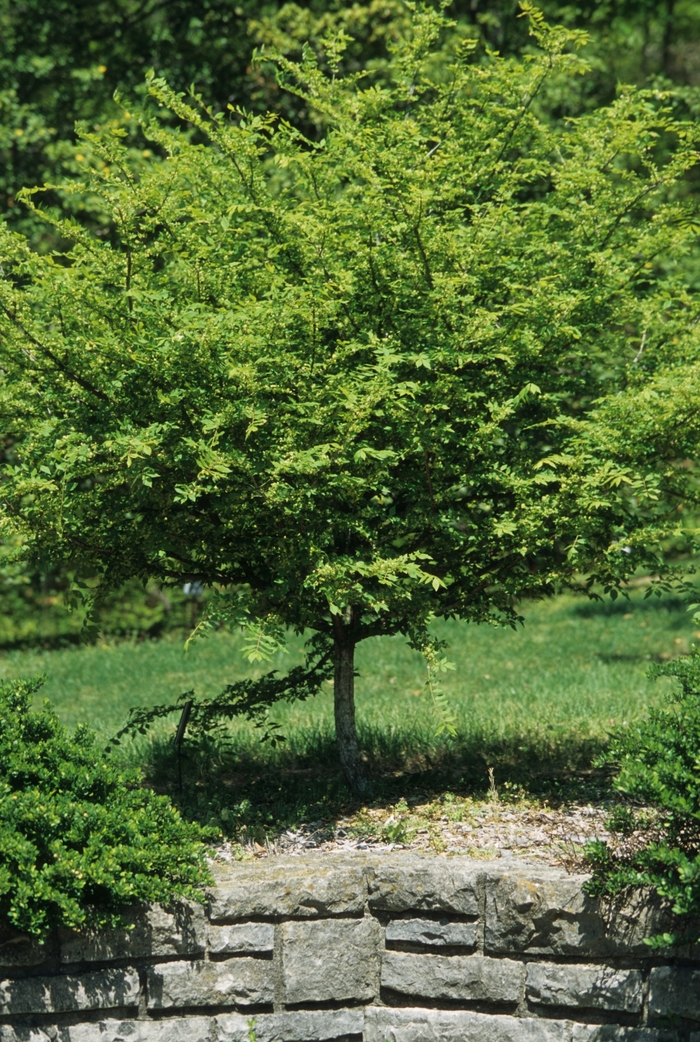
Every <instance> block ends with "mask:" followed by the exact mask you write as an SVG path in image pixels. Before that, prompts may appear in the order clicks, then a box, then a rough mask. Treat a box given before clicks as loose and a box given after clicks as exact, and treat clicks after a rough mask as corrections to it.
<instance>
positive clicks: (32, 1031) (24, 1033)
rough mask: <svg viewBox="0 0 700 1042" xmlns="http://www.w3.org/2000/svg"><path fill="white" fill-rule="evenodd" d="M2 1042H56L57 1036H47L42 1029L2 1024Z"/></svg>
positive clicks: (0, 1033)
mask: <svg viewBox="0 0 700 1042" xmlns="http://www.w3.org/2000/svg"><path fill="white" fill-rule="evenodd" d="M0 1042H56V1036H55V1035H54V1036H53V1037H51V1036H50V1035H47V1034H46V1032H45V1031H44V1030H43V1029H42V1028H36V1027H35V1028H29V1027H20V1026H19V1025H16V1026H15V1027H13V1026H12V1024H0Z"/></svg>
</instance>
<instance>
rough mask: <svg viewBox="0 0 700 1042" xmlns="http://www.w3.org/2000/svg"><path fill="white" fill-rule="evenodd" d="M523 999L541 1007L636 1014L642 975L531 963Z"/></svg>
mask: <svg viewBox="0 0 700 1042" xmlns="http://www.w3.org/2000/svg"><path fill="white" fill-rule="evenodd" d="M526 997H527V998H528V1000H529V1001H530V1002H532V1003H534V1004H536V1005H541V1006H572V1007H575V1008H577V1009H610V1010H621V1011H622V1012H624V1013H639V1012H640V1011H641V1009H642V1000H643V995H642V975H641V973H640V972H639V970H615V969H611V968H610V967H609V966H557V965H553V964H552V963H544V962H531V963H529V965H528V967H527V986H526Z"/></svg>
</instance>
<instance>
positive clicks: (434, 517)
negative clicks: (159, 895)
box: [0, 11, 698, 789]
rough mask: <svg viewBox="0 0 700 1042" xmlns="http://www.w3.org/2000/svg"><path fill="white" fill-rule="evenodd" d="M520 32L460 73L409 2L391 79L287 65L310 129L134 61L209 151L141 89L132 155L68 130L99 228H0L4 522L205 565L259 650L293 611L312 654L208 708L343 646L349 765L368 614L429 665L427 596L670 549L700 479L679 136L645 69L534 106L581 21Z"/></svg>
mask: <svg viewBox="0 0 700 1042" xmlns="http://www.w3.org/2000/svg"><path fill="white" fill-rule="evenodd" d="M531 26H532V30H533V34H534V43H535V44H536V45H537V47H538V50H537V52H536V53H533V54H532V55H531V56H530V57H529V58H528V59H527V61H526V62H524V63H523V64H518V63H513V62H509V61H505V60H503V59H500V58H498V57H497V56H495V55H492V56H491V57H490V58H489V60H488V61H482V60H481V59H479V60H478V61H477V60H474V48H473V45H472V44H471V43H470V42H469V41H466V42H465V43H464V44H463V45H462V46H461V47H460V48H458V49H457V50H456V51H455V54H454V57H453V59H452V61H451V64H450V65H449V67H446V66H445V65H444V63H442V62H436V61H434V60H433V59H434V55H435V53H436V48H438V47H439V45H440V44H439V41H440V38H441V35H442V34H443V33H444V31H445V30H446V28H448V27H449V26H448V23H446V22H445V20H444V19H443V18H442V17H441V16H439V15H437V14H435V13H433V12H428V11H423V12H419V13H417V14H416V16H415V18H414V20H413V23H412V28H411V31H410V33H409V34H408V35H407V38H406V39H405V40H404V41H403V42H402V43H401V44H400V45H397V48H396V53H395V56H394V59H393V62H392V66H391V69H390V70H389V72H388V73H387V76H386V83H385V85H384V86H377V85H373V84H372V83H369V84H367V85H366V84H365V83H364V80H363V76H362V74H357V75H351V76H347V77H342V76H340V75H339V74H338V75H336V74H335V73H334V72H333V70H331V72H330V73H329V74H326V73H325V72H324V71H323V70H321V69H319V68H318V65H317V63H316V61H315V59H314V57H313V54H312V53H311V52H308V53H307V56H306V59H305V60H304V62H303V63H302V64H301V65H298V64H294V63H291V62H289V61H288V60H285V59H284V58H283V57H281V56H280V57H278V59H277V65H278V69H279V75H280V80H281V82H282V83H284V84H285V85H286V86H287V88H288V89H289V90H290V92H292V93H294V94H296V95H298V96H300V97H301V98H302V99H303V101H304V103H305V104H306V105H307V106H309V107H313V108H314V109H315V110H316V111H318V112H319V113H321V114H322V115H323V121H324V123H325V125H326V128H327V129H326V132H325V136H324V137H323V138H322V140H320V141H318V142H312V141H310V140H308V139H307V138H305V137H304V136H303V135H302V134H301V133H300V132H299V131H298V130H297V129H296V128H295V127H294V126H292V125H291V124H289V123H286V122H284V121H280V120H279V119H276V118H275V117H274V116H271V115H270V116H264V117H262V116H261V117H254V116H250V115H249V114H246V113H244V112H242V111H238V110H233V111H232V112H231V113H230V114H225V113H222V112H218V113H217V112H213V111H211V110H208V109H206V108H205V107H203V106H200V107H199V108H196V107H190V106H188V105H186V104H185V103H184V102H183V100H182V98H181V97H178V96H177V95H175V94H174V93H172V92H171V91H170V90H169V89H168V87H167V86H166V85H165V84H164V83H163V82H162V81H158V80H154V81H152V82H151V86H150V93H151V97H152V99H154V101H155V102H156V103H157V104H158V105H161V106H163V107H167V108H168V110H169V112H170V113H171V116H172V117H178V118H179V119H180V120H182V121H183V122H184V123H185V124H186V126H187V127H188V128H195V130H196V132H197V134H198V135H199V136H200V137H201V143H197V142H195V141H193V140H192V138H191V133H190V130H189V129H188V131H187V133H182V132H179V131H178V130H171V129H167V128H166V127H164V126H163V123H162V122H161V121H160V120H157V119H155V118H151V117H150V116H149V112H148V110H146V111H145V112H144V113H143V114H142V116H141V117H140V119H141V124H140V125H141V131H142V133H143V135H144V137H146V138H150V139H152V141H153V143H154V145H155V146H157V148H158V149H160V150H161V152H162V153H163V154H164V155H166V156H167V159H165V160H164V161H163V162H161V163H158V164H154V165H152V166H148V167H146V168H143V167H141V166H138V167H137V168H134V166H133V165H132V163H131V159H130V152H129V150H128V148H127V147H126V146H125V145H124V144H123V142H122V139H121V138H120V136H119V134H118V133H116V134H112V133H110V132H104V133H101V134H86V137H85V140H86V149H87V147H88V146H89V149H90V154H91V155H93V156H94V157H95V162H94V165H93V167H92V168H91V169H89V170H88V171H87V172H86V173H87V174H88V179H87V181H86V183H85V184H84V185H83V186H79V187H78V188H77V189H76V191H77V192H78V193H79V194H80V195H81V196H83V197H89V198H91V199H96V198H97V199H99V201H100V206H101V207H102V208H103V210H104V211H105V212H106V213H108V214H109V218H110V223H111V226H112V227H113V228H114V234H113V235H111V236H107V237H106V239H105V238H104V237H103V238H102V239H100V237H97V236H92V235H90V234H89V233H88V232H86V231H85V230H83V229H81V227H80V226H79V225H78V224H77V223H75V222H71V221H68V220H65V219H63V218H62V217H61V216H60V215H57V216H56V217H55V218H51V216H50V215H49V216H48V217H47V220H49V221H53V227H55V229H56V230H57V233H58V234H59V235H60V237H62V238H63V239H64V240H65V241H71V242H72V245H71V246H70V248H68V249H67V250H66V251H65V252H64V253H62V254H56V255H55V256H37V255H36V254H35V253H34V252H32V250H31V249H30V248H29V246H28V245H27V243H26V242H25V241H23V240H22V239H21V238H20V237H18V236H13V235H11V234H9V233H8V232H5V233H3V236H2V241H1V249H2V255H3V258H4V269H3V279H2V282H1V283H0V337H1V345H0V355H1V363H2V369H3V374H4V375H3V383H2V387H1V389H0V408H1V409H2V415H3V417H4V424H5V430H6V432H7V434H6V437H7V445H8V451H7V463H6V465H5V466H4V468H3V469H2V499H3V503H4V518H5V525H6V528H7V529H10V530H11V531H12V532H13V533H14V535H15V537H16V538H19V539H21V540H25V541H26V545H27V546H28V547H29V548H30V550H31V551H32V552H33V553H34V555H35V556H36V557H37V559H41V560H45V561H50V562H57V563H58V562H70V563H71V565H74V566H75V567H76V568H77V569H79V570H80V572H81V573H83V574H89V575H92V576H94V577H95V580H96V581H99V584H100V585H99V590H100V591H105V590H109V589H111V588H115V587H117V586H119V585H120V584H121V583H123V582H124V581H126V580H129V579H132V578H139V579H141V580H143V581H145V580H147V579H148V578H155V579H158V580H160V581H162V582H166V583H167V582H169V583H172V584H177V585H182V584H183V583H185V582H201V583H204V584H206V585H210V586H216V587H217V589H218V590H219V596H218V598H214V599H213V601H212V616H211V617H212V618H219V619H225V620H228V621H234V622H240V623H243V624H244V625H247V626H249V627H250V629H251V633H252V655H253V656H255V655H256V654H262V653H263V652H264V650H265V649H266V648H267V649H269V648H270V647H274V646H275V643H276V641H277V640H279V639H281V638H282V634H283V631H284V628H285V627H292V628H293V629H295V630H297V631H298V632H302V631H307V630H310V631H312V633H313V634H314V635H315V636H313V639H312V641H311V645H310V650H309V662H308V669H307V670H306V671H304V670H303V669H300V670H296V671H294V672H293V673H292V674H291V675H290V677H289V678H287V680H285V679H284V678H275V677H273V678H267V679H265V680H264V681H262V682H260V683H259V684H258V685H257V686H256V685H252V686H251V685H250V684H246V685H242V686H234V688H232V689H230V690H228V691H227V692H225V693H224V695H223V696H222V698H221V699H220V700H219V701H218V703H217V706H216V711H217V712H222V713H224V714H226V713H232V712H240V711H241V710H244V711H246V712H248V713H249V714H251V715H253V716H255V715H256V714H258V715H259V714H260V713H264V711H265V709H266V708H267V706H269V705H270V704H272V703H273V702H274V701H275V700H277V699H279V698H282V697H298V696H299V695H303V696H306V695H309V694H312V693H313V692H314V691H315V690H317V689H318V686H319V685H320V683H321V682H322V681H323V679H324V678H326V677H327V676H328V675H329V672H333V671H334V679H335V700H336V726H337V730H338V734H339V740H340V748H341V757H342V759H343V763H344V767H345V770H346V775H347V777H348V779H349V780H350V781H351V783H352V784H353V785H354V786H355V787H356V788H360V789H361V788H362V787H363V786H364V780H363V768H362V764H361V760H360V756H359V750H358V748H357V739H356V734H355V724H354V708H353V687H352V685H353V654H354V647H355V645H356V644H357V642H358V641H360V640H363V639H365V638H366V637H369V636H373V635H384V634H392V633H397V632H398V633H402V634H404V635H405V636H406V637H407V638H408V639H409V641H410V642H411V643H412V644H413V646H415V647H418V648H421V649H423V650H424V651H425V652H426V655H427V659H428V664H429V667H430V668H431V669H435V668H439V665H440V659H439V657H438V656H437V649H436V647H435V645H434V644H432V643H431V641H430V637H429V625H430V622H431V620H432V619H433V618H434V617H435V616H447V617H450V616H454V617H461V618H466V619H469V620H472V621H494V622H501V623H502V622H506V623H508V622H510V623H513V622H515V621H516V620H517V618H518V610H517V601H518V599H519V598H521V597H524V596H537V595H543V594H546V593H549V592H551V591H553V590H554V589H556V588H559V587H561V586H562V585H565V584H567V583H573V584H575V585H578V586H580V584H581V582H582V576H584V577H586V581H587V582H588V583H589V584H592V583H594V582H599V583H602V584H603V585H604V586H605V587H606V588H608V589H614V588H616V587H617V586H618V585H619V584H620V583H621V582H622V581H624V580H625V578H627V577H628V576H629V575H630V574H632V573H633V571H634V570H635V569H636V568H637V567H640V566H645V567H649V568H653V569H654V570H658V569H660V568H662V563H661V561H660V557H659V554H658V546H657V542H658V540H659V539H660V538H662V537H663V536H665V535H667V534H668V533H669V532H673V533H675V532H676V531H677V530H678V527H679V515H678V514H677V513H676V504H677V503H678V502H679V499H680V498H681V497H683V498H684V501H685V502H686V503H687V502H689V501H691V502H692V500H693V497H694V496H695V490H694V485H693V483H692V473H693V472H692V468H689V467H687V466H679V465H677V463H678V461H679V460H680V461H682V460H684V459H685V458H687V457H688V456H689V455H692V452H693V451H694V450H695V448H696V445H697V434H698V430H697V414H698V412H697V408H696V392H695V388H696V386H697V381H696V380H695V379H694V376H693V374H694V372H695V370H694V368H693V365H694V364H695V362H694V360H695V359H696V358H697V348H698V344H697V333H696V323H697V317H698V304H697V302H696V300H695V297H694V296H693V295H692V294H691V293H690V292H689V291H688V288H687V286H686V284H685V281H684V277H683V269H682V266H680V264H681V261H682V259H683V257H684V255H685V254H686V253H687V252H688V251H689V250H690V249H691V248H692V247H693V246H694V243H695V235H696V232H695V224H694V222H695V220H696V218H695V203H694V202H693V200H692V198H690V199H688V198H686V193H685V190H684V186H685V178H686V175H687V174H688V172H689V171H690V170H692V169H693V168H694V166H695V165H696V163H697V152H696V139H697V136H698V130H697V128H696V127H695V126H694V125H692V124H686V123H684V122H682V121H680V120H678V119H677V118H675V116H674V108H673V105H674V99H673V97H672V96H670V95H667V94H663V93H658V92H636V91H634V90H629V91H626V92H624V93H623V94H622V95H621V96H620V98H619V99H618V100H617V101H616V102H615V103H614V104H613V105H611V106H610V107H608V108H604V109H599V110H597V111H595V112H593V113H591V114H590V115H587V116H585V117H582V118H581V119H579V120H577V121H572V122H570V123H567V124H566V125H554V124H552V123H551V122H550V121H548V120H544V119H542V118H540V117H539V116H538V115H537V113H536V111H535V107H534V105H533V101H534V100H535V99H536V98H537V96H538V94H539V93H540V92H541V91H542V90H543V89H544V88H545V85H546V84H547V83H548V82H549V81H550V80H551V79H552V78H558V79H559V80H562V79H567V78H568V79H572V78H576V77H577V76H579V75H580V73H581V72H582V71H583V67H582V66H581V64H580V62H579V60H578V59H577V58H576V56H575V54H573V53H572V49H573V48H575V46H576V45H577V44H578V43H581V42H583V41H582V39H581V37H580V36H578V35H576V34H571V33H569V32H566V31H564V30H553V29H550V28H549V27H548V26H547V25H546V24H545V23H544V22H543V20H542V19H541V17H540V16H539V15H538V14H537V13H536V12H531ZM343 46H344V41H343V40H342V39H337V40H336V42H335V43H333V44H331V43H330V42H329V43H328V44H327V47H328V51H329V54H331V55H332V53H333V49H334V48H335V53H336V54H337V56H338V62H340V58H341V55H342V52H343ZM331 64H333V62H331ZM680 363H682V365H680ZM210 708H211V707H209V708H207V707H205V708H204V709H203V710H202V713H201V715H202V716H203V717H206V716H207V714H208V713H209V709H210ZM195 718H196V714H195ZM142 722H143V721H142Z"/></svg>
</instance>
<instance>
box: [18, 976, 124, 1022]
mask: <svg viewBox="0 0 700 1042" xmlns="http://www.w3.org/2000/svg"><path fill="white" fill-rule="evenodd" d="M138 1000H139V975H138V973H137V972H136V970H133V969H130V968H127V969H118V970H117V969H108V970H96V971H95V972H94V973H83V974H81V975H80V976H79V977H78V976H56V977H28V978H26V979H25V980H4V981H1V982H0V1013H4V1014H13V1015H14V1016H20V1015H21V1014H26V1013H69V1012H72V1011H80V1010H88V1009H115V1008H117V1007H128V1006H136V1005H138Z"/></svg>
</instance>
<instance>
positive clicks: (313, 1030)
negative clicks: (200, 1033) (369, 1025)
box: [216, 1009, 365, 1042]
mask: <svg viewBox="0 0 700 1042" xmlns="http://www.w3.org/2000/svg"><path fill="white" fill-rule="evenodd" d="M364 1019H365V1018H364V1011H363V1010H361V1009H338V1010H325V1009H318V1010H317V1009H314V1010H298V1011H296V1012H292V1013H262V1014H260V1015H259V1016H257V1017H254V1018H253V1021H254V1025H253V1026H254V1030H255V1037H256V1039H257V1042H326V1040H330V1039H336V1038H345V1037H347V1036H348V1035H361V1034H362V1030H363V1027H364ZM249 1023H250V1018H247V1017H242V1016H241V1015H240V1014H228V1015H227V1014H223V1015H220V1016H218V1017H217V1018H216V1024H217V1030H218V1035H217V1042H250V1031H249Z"/></svg>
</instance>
